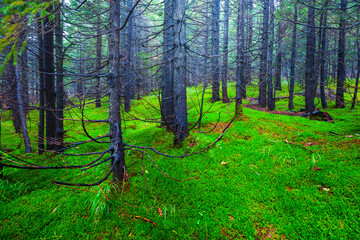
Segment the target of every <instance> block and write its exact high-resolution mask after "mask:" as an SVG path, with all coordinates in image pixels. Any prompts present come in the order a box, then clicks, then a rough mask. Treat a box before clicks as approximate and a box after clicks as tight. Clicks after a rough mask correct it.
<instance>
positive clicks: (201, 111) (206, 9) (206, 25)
mask: <svg viewBox="0 0 360 240" xmlns="http://www.w3.org/2000/svg"><path fill="white" fill-rule="evenodd" d="M204 22H205V36H204V56H205V57H204V73H203V76H204V81H203V92H202V95H201V103H200V104H201V105H200V114H199V115H200V116H199V122H198V129H199V130H200V127H201V120H202V116H203V110H204V98H205V91H206V87H207V76H208V75H207V72H208V43H209V24H208V23H209V2H208V0H205V21H204Z"/></svg>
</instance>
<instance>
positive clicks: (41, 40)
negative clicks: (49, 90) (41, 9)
mask: <svg viewBox="0 0 360 240" xmlns="http://www.w3.org/2000/svg"><path fill="white" fill-rule="evenodd" d="M42 22H43V21H42V20H39V21H38V42H39V47H38V49H39V52H38V64H39V124H38V152H39V154H42V153H43V152H44V149H45V144H44V137H45V134H44V131H45V82H44V80H45V73H44V66H45V64H44V62H45V56H44V34H43V33H44V28H43V23H42Z"/></svg>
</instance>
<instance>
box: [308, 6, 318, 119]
mask: <svg viewBox="0 0 360 240" xmlns="http://www.w3.org/2000/svg"><path fill="white" fill-rule="evenodd" d="M313 4H314V1H313V0H310V1H309V11H308V22H307V25H308V27H307V39H306V66H305V68H306V69H305V108H306V111H308V112H312V111H314V97H315V92H316V85H317V84H316V77H315V8H314V7H313Z"/></svg>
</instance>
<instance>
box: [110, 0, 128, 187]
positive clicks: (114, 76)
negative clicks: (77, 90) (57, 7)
mask: <svg viewBox="0 0 360 240" xmlns="http://www.w3.org/2000/svg"><path fill="white" fill-rule="evenodd" d="M109 4H110V27H109V30H110V36H109V78H108V80H109V88H110V90H109V95H110V96H109V124H110V140H111V146H110V147H111V149H112V152H111V154H112V160H111V163H112V167H113V182H114V183H118V182H121V181H123V180H124V178H125V155H124V143H123V138H122V132H121V113H120V100H121V99H120V89H121V87H120V58H119V57H120V51H119V46H120V33H119V27H120V0H113V1H111V2H109Z"/></svg>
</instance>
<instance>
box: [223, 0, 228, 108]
mask: <svg viewBox="0 0 360 240" xmlns="http://www.w3.org/2000/svg"><path fill="white" fill-rule="evenodd" d="M224 12H225V16H224V18H225V19H224V43H223V54H224V56H223V67H222V74H221V76H222V79H221V90H222V101H223V103H228V102H229V97H228V93H227V71H228V69H227V65H228V51H229V49H228V45H229V0H225V6H224Z"/></svg>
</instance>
